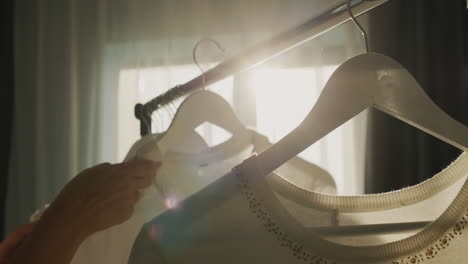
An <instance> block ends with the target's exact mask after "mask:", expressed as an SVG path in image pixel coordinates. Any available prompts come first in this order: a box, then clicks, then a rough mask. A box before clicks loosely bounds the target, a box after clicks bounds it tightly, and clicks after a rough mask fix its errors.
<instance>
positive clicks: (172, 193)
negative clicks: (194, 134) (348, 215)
mask: <svg viewBox="0 0 468 264" xmlns="http://www.w3.org/2000/svg"><path fill="white" fill-rule="evenodd" d="M250 132H251V135H252V143H253V146H250V147H248V148H246V149H242V150H241V151H238V146H237V145H236V142H231V143H230V144H224V145H222V147H223V148H217V149H216V148H208V147H207V148H206V150H205V151H202V152H197V153H180V152H177V153H175V152H171V151H169V152H167V153H166V154H165V155H164V156H162V155H161V153H160V152H159V150H158V144H157V143H158V140H159V139H160V138H161V134H156V135H148V136H146V137H144V138H142V139H140V140H139V141H137V142H136V143H135V144H134V145H133V147H132V148H131V149H130V151H129V153H128V155H127V157H126V158H125V160H126V161H129V160H133V159H149V160H153V161H160V162H161V164H162V165H161V167H160V169H159V170H158V175H157V177H155V182H154V184H153V185H151V186H150V187H149V188H147V189H146V190H144V195H143V197H142V199H141V200H140V201H139V202H138V203H137V204H136V206H135V212H134V215H133V216H132V217H131V218H130V219H129V220H128V221H126V222H125V223H123V224H121V225H118V226H114V227H111V228H109V229H106V230H103V231H101V232H98V233H96V234H94V235H92V236H90V237H89V238H88V239H86V240H85V241H84V242H83V243H82V245H80V247H79V249H78V251H77V253H76V254H75V256H74V258H73V260H72V262H71V263H72V264H84V263H86V264H93V263H96V264H97V263H99V264H107V263H109V264H111V263H112V264H119V263H120V264H124V263H127V262H128V258H129V255H130V252H131V249H132V246H133V244H134V241H135V239H136V237H137V235H138V232H139V231H140V229H141V228H142V226H143V224H144V223H146V222H148V221H150V220H151V219H152V218H154V217H156V216H158V215H160V214H161V213H163V212H165V211H167V210H168V209H170V210H172V211H177V210H183V208H182V209H181V208H179V207H178V205H179V203H180V202H181V201H182V200H184V199H185V198H186V197H189V196H190V195H192V194H194V193H196V192H198V191H200V190H202V189H203V188H205V187H206V186H208V185H209V184H210V183H212V182H214V181H215V180H217V179H218V178H219V177H221V176H223V175H225V174H226V173H227V172H229V171H230V170H231V169H232V168H233V167H234V166H235V165H237V164H239V163H240V162H241V161H243V160H244V159H246V158H247V157H248V156H249V155H251V153H252V151H261V150H264V149H265V148H267V147H269V146H270V145H271V143H270V142H268V140H267V139H266V138H265V137H263V136H262V135H260V134H258V133H256V132H254V131H253V130H250ZM199 144H203V142H199ZM286 166H289V167H284V169H285V170H286V171H288V168H289V170H291V171H293V170H294V172H296V173H297V172H301V171H302V174H301V175H307V174H315V175H317V179H313V180H311V179H303V178H302V179H301V178H300V177H296V178H295V179H293V181H294V182H298V183H299V184H309V185H310V184H313V185H315V186H316V189H317V190H323V191H324V192H328V193H334V192H335V191H336V188H335V184H334V181H333V179H332V178H331V176H330V175H329V174H328V173H326V172H325V171H323V170H321V169H320V168H318V167H316V166H314V165H312V164H309V163H307V162H305V161H303V160H301V159H299V158H295V159H293V160H292V161H291V164H288V165H286Z"/></svg>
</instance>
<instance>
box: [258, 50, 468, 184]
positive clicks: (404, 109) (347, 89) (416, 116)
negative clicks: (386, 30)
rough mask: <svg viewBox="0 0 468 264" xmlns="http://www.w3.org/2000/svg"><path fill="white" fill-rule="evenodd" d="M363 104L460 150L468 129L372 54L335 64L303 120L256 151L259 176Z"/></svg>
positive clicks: (395, 65) (399, 68)
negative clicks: (337, 65) (261, 149)
mask: <svg viewBox="0 0 468 264" xmlns="http://www.w3.org/2000/svg"><path fill="white" fill-rule="evenodd" d="M368 107H375V108H377V109H379V110H382V111H384V112H386V113H388V114H390V115H392V116H394V117H396V118H399V119H400V120H403V121H405V122H407V123H409V124H410V125H413V126H415V127H417V128H419V129H421V130H423V131H426V132H428V133H429V134H431V135H433V136H435V137H437V138H439V139H441V140H444V141H445V142H447V143H449V144H452V145H453V146H455V147H458V148H460V149H462V150H466V149H467V148H468V128H467V127H466V126H465V125H463V124H461V123H459V122H457V121H456V120H454V119H453V118H451V117H450V116H449V115H447V114H446V113H445V112H443V111H442V110H441V109H440V108H439V107H438V106H437V105H436V104H435V103H434V102H432V100H431V99H430V98H429V97H428V96H427V95H426V94H425V92H424V91H423V89H422V88H421V87H420V86H419V84H418V83H417V82H416V80H415V79H414V78H413V77H412V76H411V74H410V73H409V72H408V71H407V70H406V69H405V68H404V67H403V66H401V65H400V64H399V63H397V62H396V61H394V60H393V59H391V58H389V57H387V56H384V55H381V54H376V53H365V54H361V55H358V56H356V57H353V58H351V59H349V60H348V61H346V62H345V63H343V64H342V65H340V66H339V67H338V68H337V69H336V71H335V72H334V73H333V74H332V76H331V77H330V79H329V80H328V82H327V84H326V85H325V87H324V88H323V90H322V93H321V94H320V97H319V98H318V100H317V102H316V104H315V105H314V107H313V108H312V110H311V111H310V112H309V114H308V115H307V116H306V118H305V119H304V121H303V122H302V123H301V124H300V125H299V126H298V127H297V128H296V129H294V130H293V131H291V132H290V133H289V134H288V135H286V136H285V137H284V138H283V139H281V140H280V141H279V142H278V143H276V144H275V145H273V146H272V147H270V148H269V149H267V150H265V151H264V152H262V153H260V154H259V155H258V156H257V158H256V159H257V162H258V167H259V169H260V172H261V173H262V174H263V175H265V174H268V173H270V172H272V171H273V170H275V169H277V168H278V167H279V166H281V165H282V164H284V163H285V162H287V161H288V160H289V159H291V158H292V157H294V156H296V155H297V154H299V153H300V152H302V151H303V150H305V149H306V148H307V147H309V146H310V145H312V144H313V143H315V142H316V141H318V140H319V139H321V138H323V137H324V136H325V135H327V134H328V133H330V132H331V131H333V130H334V129H335V128H337V127H339V126H340V125H342V124H344V123H345V122H347V121H348V120H349V119H351V118H353V117H354V116H356V115H357V114H359V113H360V112H361V111H363V110H364V109H366V108H368Z"/></svg>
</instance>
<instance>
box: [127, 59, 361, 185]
mask: <svg viewBox="0 0 468 264" xmlns="http://www.w3.org/2000/svg"><path fill="white" fill-rule="evenodd" d="M208 67H209V66H204V67H203V68H205V69H206V68H208ZM335 68H336V66H324V67H303V68H258V69H255V70H252V71H251V72H250V73H249V75H248V76H249V79H248V80H247V82H243V83H244V85H245V83H246V86H248V87H247V90H248V93H245V92H244V93H245V94H241V95H238V98H244V97H243V96H255V100H253V101H254V104H255V106H253V108H252V109H255V111H253V112H254V113H249V115H255V117H256V118H255V120H256V123H255V124H254V126H255V129H257V131H259V132H260V133H262V134H264V135H266V136H268V137H269V139H270V141H272V142H276V141H278V140H279V139H281V138H282V137H283V136H285V135H286V134H287V133H288V132H290V131H291V130H292V129H294V128H295V127H297V126H298V125H299V124H300V122H301V121H302V120H303V119H304V118H305V116H306V115H307V113H308V112H309V111H310V109H311V108H312V107H313V105H314V103H315V101H316V100H317V99H318V96H319V95H320V92H321V90H322V87H323V86H324V84H325V83H326V80H328V78H329V77H330V75H331V74H332V72H333V70H334V69H335ZM198 74H199V69H198V68H197V67H196V66H195V65H180V66H170V67H155V68H144V69H127V70H123V71H121V73H120V84H119V106H121V107H120V108H119V111H121V112H122V113H121V115H119V116H122V119H120V120H119V131H118V133H119V137H118V140H119V141H118V142H119V147H118V150H119V158H120V159H123V157H124V156H125V154H126V152H127V151H128V149H129V148H130V146H131V144H133V142H134V141H136V140H137V139H138V138H139V134H138V133H139V123H138V121H137V120H136V119H135V117H134V116H133V107H134V105H135V104H136V103H137V102H147V101H148V100H150V99H152V98H153V97H155V96H157V95H159V94H161V93H163V92H164V91H165V90H167V89H168V88H170V87H174V86H175V85H177V84H180V83H184V82H186V81H188V80H190V79H191V78H193V77H195V76H197V75H198ZM236 83H237V82H235V77H230V78H227V79H225V80H223V81H220V82H218V83H216V84H214V85H211V86H210V87H208V89H209V90H212V91H214V92H217V93H219V94H220V95H222V96H223V97H224V98H225V99H226V100H227V101H228V102H229V103H230V104H231V105H233V107H234V108H236V105H234V104H235V102H234V100H233V98H234V96H235V93H236V92H238V89H236V88H238V87H234V85H236ZM239 90H242V91H245V89H239ZM252 91H253V92H252ZM182 100H183V99H180V100H178V101H177V102H174V103H173V104H171V105H170V106H168V107H166V108H165V109H162V110H160V111H158V112H157V113H156V114H155V115H154V116H153V129H152V130H153V132H162V131H164V130H166V129H167V127H168V125H169V124H170V122H171V120H172V117H173V115H174V113H175V111H176V109H177V107H178V106H179V104H180V103H181V102H182ZM239 118H240V119H241V120H243V118H245V117H242V116H241V115H240V116H239ZM365 123H366V115H365V114H363V115H360V116H359V117H358V118H354V119H353V120H352V121H350V122H348V123H346V124H345V125H344V126H342V127H340V128H338V129H336V130H335V131H333V132H332V133H330V134H329V135H327V136H326V137H325V138H323V139H321V140H320V141H318V142H317V143H316V144H314V145H313V146H311V147H309V148H308V149H307V150H305V151H304V152H303V153H301V154H300V156H301V157H302V158H304V159H306V160H308V161H310V162H313V163H314V164H316V165H318V166H320V167H322V168H324V169H326V170H327V171H328V172H329V173H330V174H331V175H332V176H333V177H334V179H335V181H336V183H337V186H338V191H339V193H341V194H353V193H363V190H362V188H363V178H362V175H363V162H364V161H363V153H364V151H363V148H364V139H365ZM197 132H199V133H200V134H201V135H202V136H203V137H204V138H206V139H207V142H208V144H209V145H213V144H215V143H216V142H219V141H222V140H223V139H225V138H226V135H224V134H223V132H222V131H221V132H219V131H217V130H214V128H212V127H205V128H200V129H197ZM224 133H225V132H224Z"/></svg>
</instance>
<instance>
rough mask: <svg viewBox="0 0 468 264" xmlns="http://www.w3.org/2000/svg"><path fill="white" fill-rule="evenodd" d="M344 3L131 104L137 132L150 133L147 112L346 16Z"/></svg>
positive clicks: (369, 4)
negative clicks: (136, 122) (145, 99)
mask: <svg viewBox="0 0 468 264" xmlns="http://www.w3.org/2000/svg"><path fill="white" fill-rule="evenodd" d="M387 1H388V0H366V1H360V2H358V3H357V4H355V5H354V6H353V7H352V12H353V13H354V15H355V16H359V15H361V14H364V13H366V12H368V11H370V10H372V9H374V8H376V7H378V6H380V5H382V4H384V3H386V2H387ZM346 4H347V1H346V0H343V1H342V2H340V3H339V4H337V5H336V6H334V7H333V8H330V9H329V10H327V11H326V12H324V13H323V14H321V15H319V16H317V17H315V18H312V19H310V20H308V21H306V22H305V23H303V24H301V25H299V26H297V27H295V28H292V29H290V30H287V31H285V32H283V33H281V34H279V35H277V36H275V37H273V38H271V39H268V40H266V41H263V42H260V43H259V44H257V45H255V46H253V47H252V48H250V49H247V50H245V51H244V52H241V53H240V54H238V55H237V56H234V57H232V58H230V59H227V60H225V61H224V62H221V63H220V64H218V65H216V66H215V67H213V68H211V69H210V70H208V71H206V72H205V73H204V76H202V75H200V76H198V77H196V78H194V79H192V80H190V81H188V82H187V83H185V84H182V85H177V86H176V87H174V88H171V89H170V90H168V91H167V92H165V93H163V94H161V95H159V96H157V97H155V98H154V99H152V100H151V101H149V102H147V103H145V104H137V105H136V106H135V116H136V118H138V119H139V120H140V134H141V136H144V135H146V134H148V133H151V114H152V113H153V112H154V111H156V110H158V109H159V108H161V107H163V106H164V105H166V104H168V103H170V102H172V101H174V100H175V99H177V98H180V97H182V96H184V95H186V94H189V93H191V92H193V91H196V90H198V89H200V88H202V87H203V86H204V85H209V84H212V83H215V82H217V81H220V80H223V79H225V78H227V77H229V76H231V75H233V74H236V73H239V72H241V71H244V70H247V69H250V68H252V67H255V66H257V65H259V64H261V63H263V62H265V61H267V60H269V59H271V58H273V57H275V56H278V55H280V54H282V53H284V52H286V51H288V50H290V49H293V48H295V47H297V46H299V45H301V44H303V43H304V42H307V41H309V40H311V39H313V38H315V37H317V36H319V35H321V34H323V33H325V32H327V31H329V30H331V29H333V28H335V27H337V26H339V25H341V24H343V23H345V22H346V21H348V20H350V19H351V18H350V16H349V14H348V13H347V8H346ZM203 79H204V80H203ZM203 81H204V83H203Z"/></svg>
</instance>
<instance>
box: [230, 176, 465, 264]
mask: <svg viewBox="0 0 468 264" xmlns="http://www.w3.org/2000/svg"><path fill="white" fill-rule="evenodd" d="M235 176H236V179H237V186H238V188H239V190H240V193H241V194H242V195H244V196H245V198H246V200H247V202H248V206H249V209H250V211H251V212H252V213H253V214H254V215H255V216H256V217H257V218H258V219H259V220H260V221H261V222H262V223H263V226H264V227H265V229H266V230H267V231H268V232H269V233H272V234H273V235H274V236H275V237H276V239H277V240H278V242H279V243H280V245H281V247H284V248H287V249H289V250H290V251H291V252H292V255H293V256H294V257H295V258H296V259H297V260H299V261H303V262H304V263H309V264H338V262H336V261H332V260H329V259H325V258H322V257H319V256H317V255H314V254H313V253H311V252H310V251H309V250H307V249H306V248H305V247H304V246H303V245H301V244H299V243H297V242H295V241H293V240H292V239H291V238H290V237H289V235H288V234H287V233H285V232H284V231H282V230H281V228H280V227H279V226H278V224H277V223H276V222H275V221H274V220H273V218H272V216H271V214H270V213H269V212H268V210H267V208H266V207H265V206H264V205H263V204H262V203H261V202H260V200H259V199H257V197H256V196H255V194H254V192H253V191H252V190H251V188H250V186H249V181H248V179H247V177H246V176H245V175H243V174H242V173H241V172H240V171H239V170H237V172H236V173H235ZM467 224H468V209H467V210H466V211H465V214H464V215H463V216H462V217H461V219H460V220H459V221H458V222H457V224H456V225H455V226H454V227H453V228H452V230H451V231H450V232H449V233H447V234H446V235H444V236H443V237H441V238H440V239H439V240H438V241H437V242H435V243H434V244H433V245H432V246H430V247H428V248H426V249H425V250H422V251H420V253H419V254H415V255H410V256H407V257H404V258H402V259H400V260H396V261H392V262H391V263H392V264H416V263H422V262H424V261H425V260H431V259H433V258H435V257H436V256H437V255H438V253H439V252H440V251H441V250H443V249H445V248H447V247H448V246H449V245H450V244H451V242H452V241H453V240H454V239H455V238H456V237H458V236H460V235H461V234H462V233H463V231H464V230H465V227H466V226H467Z"/></svg>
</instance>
